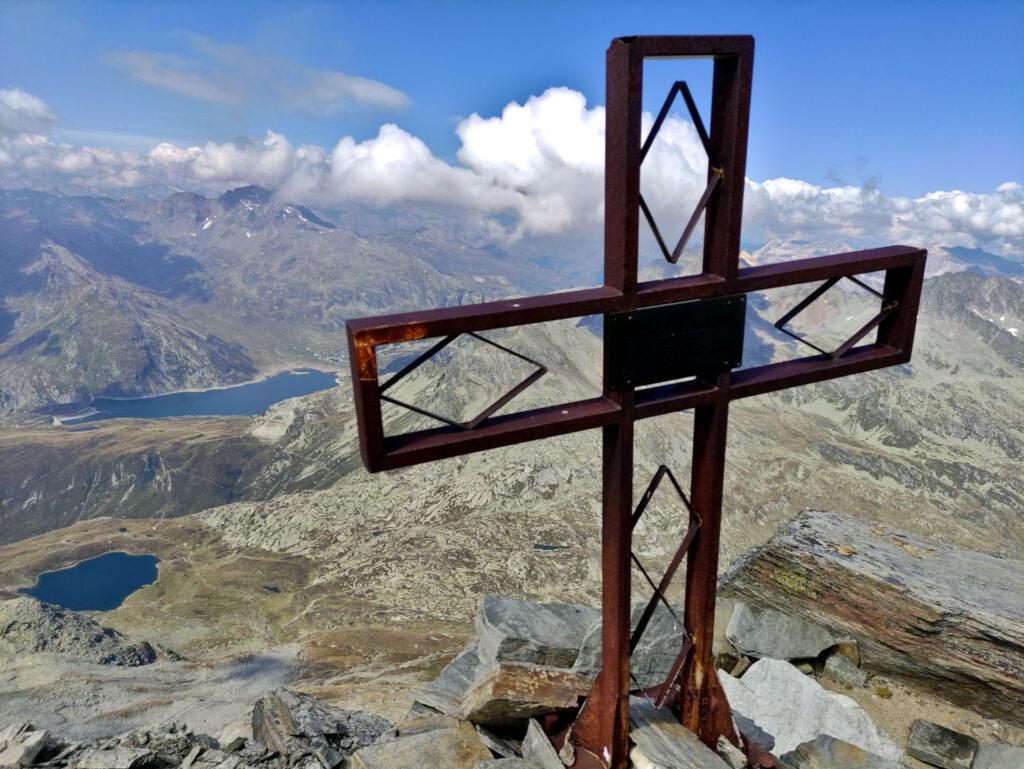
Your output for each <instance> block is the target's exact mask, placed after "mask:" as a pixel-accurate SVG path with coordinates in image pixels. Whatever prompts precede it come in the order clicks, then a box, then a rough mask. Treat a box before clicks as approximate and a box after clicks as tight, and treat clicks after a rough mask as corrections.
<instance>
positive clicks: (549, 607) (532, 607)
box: [476, 595, 601, 668]
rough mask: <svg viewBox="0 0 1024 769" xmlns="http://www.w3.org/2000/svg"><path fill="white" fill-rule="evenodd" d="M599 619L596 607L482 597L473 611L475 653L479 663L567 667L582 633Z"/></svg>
mask: <svg viewBox="0 0 1024 769" xmlns="http://www.w3.org/2000/svg"><path fill="white" fill-rule="evenodd" d="M600 618H601V612H600V610H598V609H593V608H590V607H586V606H575V605H572V604H565V603H546V604H537V603H530V602H528V601H518V600H515V599H513V598H506V597H505V596H497V595H489V596H485V597H484V598H483V600H481V602H480V607H479V609H478V610H477V614H476V640H477V644H478V646H479V648H478V655H479V657H480V661H481V663H482V664H483V665H492V664H494V663H496V662H526V663H529V664H532V665H543V666H545V667H551V668H571V667H572V666H573V664H574V663H575V662H576V657H577V656H578V655H579V652H580V645H581V644H582V643H583V636H584V635H585V634H586V632H587V630H588V629H590V627H591V626H592V625H593V624H594V623H595V622H597V621H598V620H600Z"/></svg>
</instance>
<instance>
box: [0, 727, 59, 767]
mask: <svg viewBox="0 0 1024 769" xmlns="http://www.w3.org/2000/svg"><path fill="white" fill-rule="evenodd" d="M49 736H50V733H49V732H46V731H33V730H32V729H31V728H29V726H28V724H12V725H11V726H9V727H8V728H7V729H5V730H4V734H3V735H0V737H2V739H0V767H9V766H29V765H30V764H33V763H35V760H36V757H37V756H38V755H39V754H40V753H41V752H42V750H43V748H45V747H46V741H47V739H48V738H49Z"/></svg>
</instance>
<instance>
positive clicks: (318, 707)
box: [252, 688, 391, 769]
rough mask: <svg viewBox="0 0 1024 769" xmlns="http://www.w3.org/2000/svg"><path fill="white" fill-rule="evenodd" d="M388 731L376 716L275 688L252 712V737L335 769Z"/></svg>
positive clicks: (261, 699)
mask: <svg viewBox="0 0 1024 769" xmlns="http://www.w3.org/2000/svg"><path fill="white" fill-rule="evenodd" d="M389 729H391V723H390V722H389V721H387V720H385V719H383V718H380V717H379V716H375V715H371V714H369V713H362V712H358V711H350V710H343V709H341V708H335V707H331V706H329V705H324V704H321V703H319V702H318V701H317V700H316V699H314V698H313V697H310V696H309V695H308V694H302V693H301V692H293V691H291V690H290V689H285V688H281V689H275V690H274V691H272V692H268V693H267V694H265V695H263V697H261V698H260V699H259V700H258V701H257V702H256V705H255V706H254V707H253V710H252V735H253V737H254V738H255V739H257V740H259V741H260V742H262V743H263V744H265V745H266V746H267V747H269V748H270V749H271V750H273V751H276V752H277V753H279V754H280V755H283V756H301V755H308V756H312V757H314V758H315V759H317V760H318V761H319V762H320V763H321V764H322V765H323V766H324V767H325V769H334V768H335V767H337V766H339V765H340V764H341V762H342V761H343V760H344V759H345V758H346V757H348V756H350V755H351V754H352V753H354V752H355V751H356V750H358V749H359V748H362V747H364V746H366V745H370V744H371V743H373V742H374V741H375V740H376V739H377V738H379V737H380V736H381V735H382V734H384V733H385V732H387V731H388V730H389Z"/></svg>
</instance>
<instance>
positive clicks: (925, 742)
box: [907, 719, 978, 769]
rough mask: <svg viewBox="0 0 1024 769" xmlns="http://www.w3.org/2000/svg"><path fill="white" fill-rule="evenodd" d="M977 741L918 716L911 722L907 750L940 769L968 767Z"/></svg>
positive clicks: (976, 746) (964, 768)
mask: <svg viewBox="0 0 1024 769" xmlns="http://www.w3.org/2000/svg"><path fill="white" fill-rule="evenodd" d="M977 752H978V741H977V740H976V739H974V738H973V737H968V736H967V735H966V734H960V732H956V731H953V730H952V729H947V728H946V727H944V726H939V725H938V724H933V723H932V722H931V721H923V720H921V719H917V720H916V721H914V723H913V724H911V726H910V736H909V737H908V738H907V753H908V754H910V755H911V756H913V757H914V758H916V759H917V760H919V761H924V762H925V763H926V764H931V765H932V766H938V767H940V769H971V764H972V763H974V754H975V753H977Z"/></svg>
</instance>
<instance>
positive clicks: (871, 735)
mask: <svg viewBox="0 0 1024 769" xmlns="http://www.w3.org/2000/svg"><path fill="white" fill-rule="evenodd" d="M719 679H720V680H721V682H722V688H723V689H724V690H725V694H726V697H727V698H728V699H729V704H730V705H731V706H732V709H733V711H734V712H737V713H739V714H740V715H742V716H744V717H746V718H749V719H750V720H751V721H753V722H754V723H755V724H756V725H757V726H759V727H760V728H761V729H763V730H764V731H766V732H768V733H769V734H770V735H771V736H772V737H774V738H775V750H774V752H775V755H781V754H783V753H788V752H789V751H791V750H795V749H796V748H797V747H798V746H799V745H801V744H802V743H805V742H810V741H812V740H814V739H815V738H816V737H819V736H820V735H822V734H828V735H831V736H832V737H835V738H838V739H841V740H844V741H846V742H849V743H851V744H853V745H856V746H858V747H860V748H862V749H864V750H866V751H868V752H870V753H875V754H877V755H879V756H881V757H882V758H885V759H887V760H889V761H892V762H893V763H897V762H899V761H900V760H901V758H902V757H903V752H902V751H901V750H900V748H899V746H898V745H897V744H896V743H895V742H893V740H892V739H891V738H890V737H889V736H888V735H887V734H886V733H885V732H883V731H882V730H881V729H879V728H878V727H877V726H876V725H875V724H874V722H873V721H872V720H871V719H870V718H869V717H868V715H867V713H865V712H864V711H863V710H862V709H861V708H860V706H859V705H858V704H857V703H856V702H854V701H853V700H851V699H850V698H849V697H845V696H843V695H841V694H834V693H832V692H828V691H826V690H825V689H823V688H822V687H821V685H820V684H819V683H818V682H817V681H815V680H814V679H813V678H810V677H809V676H805V675H804V674H803V673H801V672H800V671H799V670H797V669H796V668H795V667H793V666H792V665H791V664H789V663H788V662H785V661H783V660H777V659H770V658H765V659H761V660H758V661H757V662H755V663H754V664H753V665H751V666H750V670H748V671H747V672H746V673H745V674H744V676H743V678H742V679H737V678H733V677H732V676H730V675H728V674H727V673H722V672H719Z"/></svg>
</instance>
